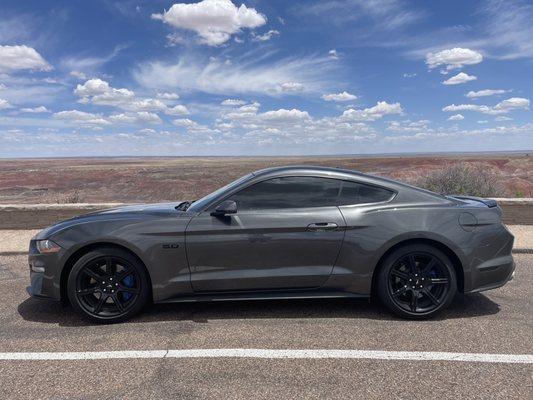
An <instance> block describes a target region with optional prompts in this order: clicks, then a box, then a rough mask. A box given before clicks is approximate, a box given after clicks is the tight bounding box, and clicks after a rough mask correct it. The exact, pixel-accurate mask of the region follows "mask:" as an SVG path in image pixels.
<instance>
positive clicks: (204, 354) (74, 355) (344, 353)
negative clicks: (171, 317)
mask: <svg viewBox="0 0 533 400" xmlns="http://www.w3.org/2000/svg"><path fill="white" fill-rule="evenodd" d="M121 358H139V359H142V358H262V359H325V358H330V359H371V360H407V361H460V362H480V363H504V364H533V355H532V354H485V353H449V352H434V351H382V350H327V349H316V350H276V349H183V350H126V351H89V352H47V353H39V352H37V353H0V360H4V361H15V360H20V361H30V360H47V361H50V360H105V359H121Z"/></svg>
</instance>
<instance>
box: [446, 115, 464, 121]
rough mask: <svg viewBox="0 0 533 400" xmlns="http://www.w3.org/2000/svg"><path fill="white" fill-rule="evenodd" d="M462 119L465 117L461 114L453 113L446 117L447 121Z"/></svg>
mask: <svg viewBox="0 0 533 400" xmlns="http://www.w3.org/2000/svg"><path fill="white" fill-rule="evenodd" d="M463 119H465V117H464V116H463V115H462V114H454V115H452V116H451V117H450V118H448V121H462V120H463Z"/></svg>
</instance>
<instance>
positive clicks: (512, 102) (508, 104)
mask: <svg viewBox="0 0 533 400" xmlns="http://www.w3.org/2000/svg"><path fill="white" fill-rule="evenodd" d="M529 103H530V102H529V99H525V98H522V97H511V98H509V99H506V100H503V101H502V102H500V103H498V104H496V105H495V106H493V107H491V106H486V105H477V104H457V105H455V104H451V105H449V106H446V107H444V108H443V109H442V111H444V112H457V111H476V112H480V113H483V114H489V115H498V114H507V113H509V112H511V111H513V110H528V109H529Z"/></svg>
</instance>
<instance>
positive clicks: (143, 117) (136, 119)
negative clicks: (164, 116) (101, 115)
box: [109, 111, 162, 124]
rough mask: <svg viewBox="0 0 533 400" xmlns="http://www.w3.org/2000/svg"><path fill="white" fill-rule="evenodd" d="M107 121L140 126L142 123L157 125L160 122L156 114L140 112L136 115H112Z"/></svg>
mask: <svg viewBox="0 0 533 400" xmlns="http://www.w3.org/2000/svg"><path fill="white" fill-rule="evenodd" d="M109 120H110V121H111V122H115V123H123V124H142V123H149V124H159V123H161V122H162V121H161V118H159V116H158V115H157V114H154V113H151V112H147V111H140V112H136V113H122V114H114V115H111V116H109Z"/></svg>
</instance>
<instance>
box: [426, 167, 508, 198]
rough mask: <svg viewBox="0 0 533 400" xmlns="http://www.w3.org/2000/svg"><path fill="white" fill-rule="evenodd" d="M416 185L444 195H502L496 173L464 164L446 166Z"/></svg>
mask: <svg viewBox="0 0 533 400" xmlns="http://www.w3.org/2000/svg"><path fill="white" fill-rule="evenodd" d="M416 183H417V185H418V186H420V187H423V188H426V189H429V190H431V191H433V192H437V193H441V194H444V195H451V194H462V195H469V196H478V197H497V196H498V194H501V193H502V188H501V187H500V185H499V184H498V177H497V173H496V172H495V171H493V170H491V169H488V168H487V167H486V166H482V165H476V166H473V165H470V164H467V163H464V162H461V163H456V164H451V165H447V166H446V167H444V168H443V169H440V170H437V171H432V172H430V173H429V174H428V175H427V176H425V177H423V178H421V179H419V180H417V182H416Z"/></svg>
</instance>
